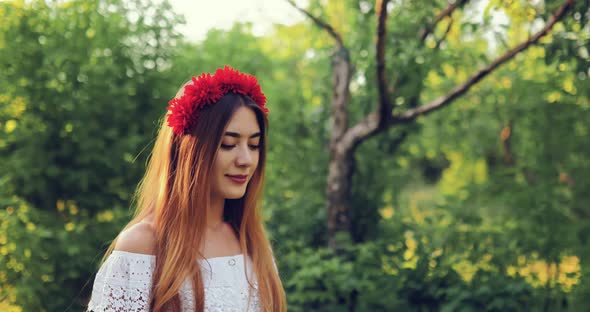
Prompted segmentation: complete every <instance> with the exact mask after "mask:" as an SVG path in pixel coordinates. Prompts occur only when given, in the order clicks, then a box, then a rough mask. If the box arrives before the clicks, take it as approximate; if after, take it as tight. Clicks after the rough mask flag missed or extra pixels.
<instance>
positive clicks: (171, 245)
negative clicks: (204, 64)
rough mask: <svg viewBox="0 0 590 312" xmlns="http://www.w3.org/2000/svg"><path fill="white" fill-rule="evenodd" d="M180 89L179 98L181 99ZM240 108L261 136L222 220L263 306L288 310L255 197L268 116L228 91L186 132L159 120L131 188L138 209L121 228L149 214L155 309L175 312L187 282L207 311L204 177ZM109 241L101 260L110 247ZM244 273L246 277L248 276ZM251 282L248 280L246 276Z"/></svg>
mask: <svg viewBox="0 0 590 312" xmlns="http://www.w3.org/2000/svg"><path fill="white" fill-rule="evenodd" d="M183 90H184V88H181V89H180V90H179V92H178V94H177V95H176V96H177V97H178V96H181V95H182V94H183ZM241 106H245V107H248V108H250V109H252V110H253V111H254V112H255V114H256V119H257V121H258V124H259V127H260V132H261V137H260V149H259V162H258V166H257V168H256V171H255V173H254V174H253V176H252V178H251V180H250V182H249V183H248V186H247V189H246V193H245V195H244V196H243V197H242V198H240V199H226V201H225V207H224V219H225V221H226V222H227V223H228V224H230V225H231V227H232V228H233V230H234V232H235V234H236V236H237V237H238V239H239V242H240V247H241V249H242V253H243V254H244V258H245V259H244V260H246V257H250V259H251V261H252V264H253V266H252V267H253V270H254V274H253V276H256V282H257V284H258V289H257V291H258V296H259V298H260V302H261V304H262V310H263V311H265V312H271V311H273V312H274V311H286V302H285V293H284V290H283V286H282V284H281V280H280V278H279V275H278V272H277V270H276V266H275V264H274V262H273V255H272V252H271V247H270V243H269V240H268V238H267V236H266V232H265V229H264V226H263V222H262V215H261V212H260V210H259V209H260V201H261V200H260V199H261V197H262V193H263V187H264V168H265V160H266V135H267V128H268V120H267V118H266V115H265V114H264V113H263V112H262V111H261V110H260V108H259V107H258V106H257V105H256V104H255V103H254V101H252V99H250V98H249V97H247V96H244V95H239V94H234V93H228V94H226V95H224V96H223V97H222V98H221V99H220V100H219V101H218V102H217V103H216V104H215V105H212V106H210V107H206V108H204V109H202V111H200V114H199V122H198V124H197V125H196V126H195V127H194V129H192V131H191V133H190V134H187V135H176V134H174V133H173V131H172V129H171V128H170V127H169V126H168V125H167V124H166V122H165V121H164V120H162V122H161V123H162V125H161V127H160V130H159V133H158V137H157V139H156V142H155V145H154V149H153V151H152V155H151V158H150V160H149V163H148V166H147V170H146V173H145V176H144V177H143V179H142V181H141V182H140V184H139V186H138V188H137V191H136V193H135V202H136V205H135V214H134V216H133V218H132V220H131V221H130V222H129V223H128V224H127V226H126V227H125V228H124V230H125V229H128V228H129V227H131V226H133V225H135V224H137V223H139V222H141V221H142V220H143V219H144V218H146V217H147V216H148V215H150V214H153V215H154V224H153V225H154V229H155V234H156V266H155V269H154V274H153V289H152V298H151V303H152V304H151V306H152V310H153V311H154V312H160V311H164V310H166V311H168V310H169V309H171V310H172V311H180V298H179V295H178V292H179V289H180V287H181V285H182V283H183V282H184V280H185V279H187V278H190V280H191V281H192V286H193V291H194V297H195V298H194V299H195V309H196V311H203V310H204V289H203V282H202V278H201V269H200V265H199V261H197V259H199V260H201V259H203V258H204V257H203V255H202V254H200V252H199V250H200V247H201V246H202V240H203V237H204V234H205V229H206V220H207V212H208V210H209V209H208V208H209V194H210V192H211V190H210V183H208V179H207V178H208V177H209V174H210V172H211V168H212V164H213V162H214V160H215V157H216V153H217V150H218V148H219V145H220V144H221V139H222V136H223V133H224V131H225V128H226V126H227V124H228V122H229V120H230V119H231V117H232V115H233V113H234V112H235V111H236V110H237V109H238V108H239V107H241ZM116 242H117V239H115V240H114V241H113V242H112V243H111V245H110V246H109V248H108V250H107V253H106V254H105V258H104V259H103V261H104V260H105V259H106V257H108V255H109V254H110V253H111V252H112V251H113V250H114V246H115V245H116ZM246 277H247V278H249V276H248V275H247V276H246ZM248 281H249V283H250V285H253V281H252V280H250V279H249V280H248Z"/></svg>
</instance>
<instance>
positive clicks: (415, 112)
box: [392, 0, 574, 123]
mask: <svg viewBox="0 0 590 312" xmlns="http://www.w3.org/2000/svg"><path fill="white" fill-rule="evenodd" d="M573 4H574V0H566V1H565V3H564V4H563V5H562V6H561V7H560V8H559V9H558V10H557V12H556V13H555V14H554V15H553V16H552V17H551V19H550V20H549V22H548V23H547V24H546V25H545V27H543V29H541V30H540V31H538V32H537V33H536V34H535V35H534V36H533V37H530V38H529V39H528V40H526V41H524V42H522V43H521V44H519V45H518V46H516V47H515V48H513V49H512V50H509V51H507V52H506V53H504V55H502V56H500V57H499V58H497V59H496V60H494V61H493V62H492V63H491V64H489V65H488V66H486V67H485V68H482V69H480V70H479V71H477V72H476V73H475V74H474V75H472V76H471V77H470V78H469V79H467V81H465V82H464V83H463V84H461V85H459V86H457V87H455V88H454V89H453V90H452V91H451V92H450V93H449V94H447V95H444V96H442V97H439V98H437V99H435V100H434V101H432V102H430V103H428V104H425V105H423V106H420V107H417V108H414V109H410V110H408V111H406V112H404V113H402V114H401V115H397V116H393V118H392V122H393V123H394V122H408V121H411V120H413V119H414V118H416V117H418V116H420V115H424V114H427V113H430V112H433V111H435V110H437V109H439V108H442V107H444V106H446V105H448V104H449V103H451V102H452V101H453V100H455V99H457V98H458V97H459V96H461V95H463V94H464V93H466V92H467V91H468V90H469V89H471V87H473V86H474V85H475V84H476V83H477V82H479V81H480V80H481V79H483V78H484V77H486V76H487V75H489V74H490V73H491V72H492V71H494V70H495V69H496V68H498V67H499V66H500V65H502V64H504V63H506V62H507V61H509V60H510V59H512V58H513V57H514V56H516V55H517V54H518V53H520V52H522V51H524V50H525V49H527V48H528V47H529V46H531V45H532V44H535V43H537V42H538V41H539V39H541V38H542V37H543V36H545V35H546V34H547V33H549V31H550V30H551V29H552V28H553V26H554V25H555V23H557V22H558V21H559V20H560V19H562V18H563V17H564V16H565V13H566V12H567V11H568V10H569V9H570V8H571V7H572V6H573Z"/></svg>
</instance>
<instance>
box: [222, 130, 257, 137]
mask: <svg viewBox="0 0 590 312" xmlns="http://www.w3.org/2000/svg"><path fill="white" fill-rule="evenodd" d="M224 135H227V136H230V137H234V138H241V137H242V135H240V134H239V133H237V132H230V131H228V132H226V133H225V134H224ZM259 136H260V132H256V133H254V134H253V135H251V136H250V139H253V138H256V137H259Z"/></svg>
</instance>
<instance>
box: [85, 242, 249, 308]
mask: <svg viewBox="0 0 590 312" xmlns="http://www.w3.org/2000/svg"><path fill="white" fill-rule="evenodd" d="M155 261H156V257H155V256H153V255H145V254H137V253H130V252H124V251H118V250H115V251H113V253H112V254H111V255H109V257H108V258H107V260H106V261H105V263H104V264H103V265H102V266H101V268H100V270H99V271H98V273H97V274H96V279H95V281H94V286H93V288H92V297H91V299H90V303H89V304H88V311H93V312H131V311H133V312H144V311H145V312H147V311H150V306H149V304H150V292H151V289H152V273H153V270H154V266H155ZM246 269H247V270H248V277H251V276H252V275H250V274H251V272H252V271H251V262H250V260H248V263H247V264H246V263H244V256H243V255H237V256H229V257H217V258H210V259H207V260H203V261H201V272H202V273H203V275H202V276H203V287H204V290H205V311H207V312H218V311H219V312H220V311H224V312H226V311H231V312H233V311H236V312H237V311H240V312H242V311H251V312H257V311H260V310H261V308H260V302H259V298H258V294H257V291H256V288H257V284H256V281H255V277H253V278H250V279H251V280H252V282H253V285H254V289H253V291H252V296H251V298H250V302H249V304H248V290H249V288H250V286H249V284H248V281H247V280H246V276H245V274H244V272H246ZM179 295H180V301H181V303H182V311H183V312H194V301H193V291H192V285H191V283H190V280H188V279H187V280H185V281H184V283H183V285H182V287H181V288H180V292H179Z"/></svg>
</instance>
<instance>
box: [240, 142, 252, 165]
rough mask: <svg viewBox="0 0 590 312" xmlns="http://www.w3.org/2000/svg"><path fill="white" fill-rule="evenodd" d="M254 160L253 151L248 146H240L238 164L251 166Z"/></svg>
mask: <svg viewBox="0 0 590 312" xmlns="http://www.w3.org/2000/svg"><path fill="white" fill-rule="evenodd" d="M253 161H254V157H253V156H252V151H250V148H249V147H248V146H246V147H244V148H240V150H239V152H238V157H237V158H236V165H238V166H250V165H252V163H253Z"/></svg>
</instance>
